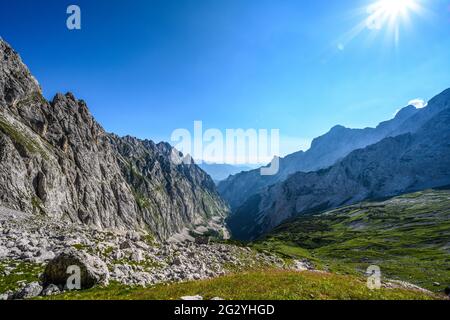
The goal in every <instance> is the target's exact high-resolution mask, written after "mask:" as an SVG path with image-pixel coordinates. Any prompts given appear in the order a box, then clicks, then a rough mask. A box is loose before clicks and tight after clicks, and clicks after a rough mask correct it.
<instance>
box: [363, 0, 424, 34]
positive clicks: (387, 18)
mask: <svg viewBox="0 0 450 320" xmlns="http://www.w3.org/2000/svg"><path fill="white" fill-rule="evenodd" d="M420 9H421V8H420V5H419V3H418V0H379V1H376V2H375V3H373V4H372V5H370V6H369V8H368V12H369V14H370V17H369V22H370V23H371V24H372V26H373V27H374V28H375V29H380V28H381V27H383V26H384V25H386V24H391V25H392V24H398V20H399V19H400V18H402V19H406V20H408V19H409V18H410V14H411V13H414V12H415V13H417V12H419V11H420Z"/></svg>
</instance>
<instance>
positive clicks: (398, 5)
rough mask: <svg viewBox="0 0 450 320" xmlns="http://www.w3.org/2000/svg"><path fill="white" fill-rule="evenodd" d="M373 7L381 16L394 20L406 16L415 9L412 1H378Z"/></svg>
mask: <svg viewBox="0 0 450 320" xmlns="http://www.w3.org/2000/svg"><path fill="white" fill-rule="evenodd" d="M375 5H376V6H377V7H378V10H379V11H381V13H382V14H384V15H387V16H389V17H394V18H397V17H398V16H400V15H406V14H408V13H409V12H410V11H411V10H413V9H414V8H416V7H417V3H416V1H414V0H380V1H378V2H377V3H375Z"/></svg>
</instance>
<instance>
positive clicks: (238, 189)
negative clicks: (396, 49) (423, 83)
mask: <svg viewBox="0 0 450 320" xmlns="http://www.w3.org/2000/svg"><path fill="white" fill-rule="evenodd" d="M426 109H427V110H426ZM428 110H429V108H425V109H420V110H419V109H416V108H415V107H414V106H407V107H405V108H404V109H402V110H401V111H400V112H398V113H397V115H396V116H395V118H394V119H392V120H389V121H386V122H383V123H381V124H379V125H378V126H377V127H376V128H365V129H349V128H345V127H343V126H335V127H334V128H332V129H331V130H330V131H329V132H328V133H327V134H325V135H323V136H321V137H319V138H316V139H314V140H313V142H312V144H311V148H310V149H309V150H308V151H306V152H303V151H300V152H297V153H293V154H291V155H289V156H287V157H285V158H282V159H280V171H279V173H278V174H277V175H275V176H261V174H260V170H259V169H256V170H252V171H248V172H243V173H240V174H237V175H234V176H231V177H229V178H228V179H227V180H225V181H222V182H221V183H219V185H218V189H219V193H220V194H221V196H222V197H223V198H224V199H225V200H226V201H228V203H229V204H230V206H231V208H232V209H236V208H238V207H239V206H241V205H242V204H243V203H244V202H245V201H246V200H247V199H248V198H250V197H251V196H253V195H255V194H257V193H258V192H259V191H261V190H263V189H264V188H265V187H268V186H270V185H272V184H275V183H278V182H280V181H284V180H286V179H287V178H288V177H289V175H291V174H293V173H296V172H299V171H303V172H310V171H315V170H319V169H322V168H326V167H328V166H331V165H333V164H334V163H336V161H338V160H340V159H342V158H343V157H345V156H347V155H348V154H349V153H350V152H352V151H354V150H356V149H360V148H364V147H366V146H368V145H371V144H374V143H377V142H379V141H381V140H382V139H384V138H386V137H389V136H396V135H398V134H401V133H405V132H410V131H411V130H413V129H414V128H416V127H417V126H420V124H421V123H422V122H423V121H425V120H427V119H428V118H429V117H426V116H425V114H427V113H429V115H428V116H432V115H433V113H432V112H428ZM419 112H420V113H421V116H419V117H418V118H417V119H416V118H415V115H416V114H417V113H419ZM408 119H414V120H413V121H409V122H408V121H407V120H408ZM421 121H422V122H421Z"/></svg>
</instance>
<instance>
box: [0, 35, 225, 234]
mask: <svg viewBox="0 0 450 320" xmlns="http://www.w3.org/2000/svg"><path fill="white" fill-rule="evenodd" d="M171 151H172V148H171V146H169V145H167V144H158V145H156V144H154V143H153V142H151V141H142V140H138V139H135V138H131V137H125V138H120V137H117V136H115V135H112V134H109V133H106V132H105V131H104V129H103V128H102V127H101V126H100V125H99V124H98V123H97V122H96V121H95V119H94V118H93V117H92V115H91V113H90V112H89V110H88V108H87V105H86V103H85V102H84V101H83V100H78V99H77V98H75V97H74V96H73V94H71V93H67V94H65V95H63V94H57V95H56V96H55V97H54V98H53V100H52V101H51V102H48V101H46V99H44V98H43V96H42V93H41V89H40V87H39V85H38V83H37V82H36V80H35V79H34V78H33V77H32V75H31V73H30V72H29V71H28V69H27V68H26V66H25V65H24V64H23V63H22V61H21V59H20V57H19V56H18V54H17V53H16V52H14V50H13V49H12V48H11V47H10V46H9V45H8V44H7V43H5V42H4V41H3V40H0V205H1V206H4V207H8V208H10V209H14V210H18V211H22V212H27V213H34V214H39V215H44V216H51V217H53V218H57V219H61V220H65V221H68V222H73V223H82V224H85V225H89V226H92V227H96V228H99V229H107V228H110V229H117V230H130V229H131V230H137V231H146V232H151V233H152V234H153V235H155V236H156V237H158V238H160V239H166V238H169V237H170V236H172V235H174V234H176V233H179V232H181V231H183V230H185V229H186V228H187V229H195V228H197V227H198V226H200V225H205V226H209V227H210V228H212V229H214V228H215V227H211V226H210V224H209V221H210V220H211V219H213V218H214V219H215V221H216V222H217V221H221V223H222V226H223V220H224V218H225V217H226V216H227V214H228V208H227V206H226V205H225V203H224V202H223V201H222V200H221V199H220V197H219V196H218V194H217V192H216V189H215V186H214V183H213V182H212V180H211V178H210V177H209V176H208V175H206V174H205V173H204V172H203V171H202V170H200V169H199V168H198V167H197V166H196V165H194V164H193V165H175V164H173V163H172V162H171V161H170V153H171ZM215 225H216V224H215ZM215 225H214V226H215ZM215 229H217V230H215V231H217V233H218V234H220V233H221V228H215ZM213 231H214V230H213Z"/></svg>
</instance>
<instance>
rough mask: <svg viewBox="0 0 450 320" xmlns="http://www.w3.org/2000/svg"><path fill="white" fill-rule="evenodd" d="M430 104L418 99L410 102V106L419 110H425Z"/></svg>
mask: <svg viewBox="0 0 450 320" xmlns="http://www.w3.org/2000/svg"><path fill="white" fill-rule="evenodd" d="M427 104H428V102H426V101H425V100H423V99H420V98H417V99H413V100H411V101H410V102H408V105H409V106H414V107H416V108H417V109H422V108H425V107H426V106H427Z"/></svg>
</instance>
